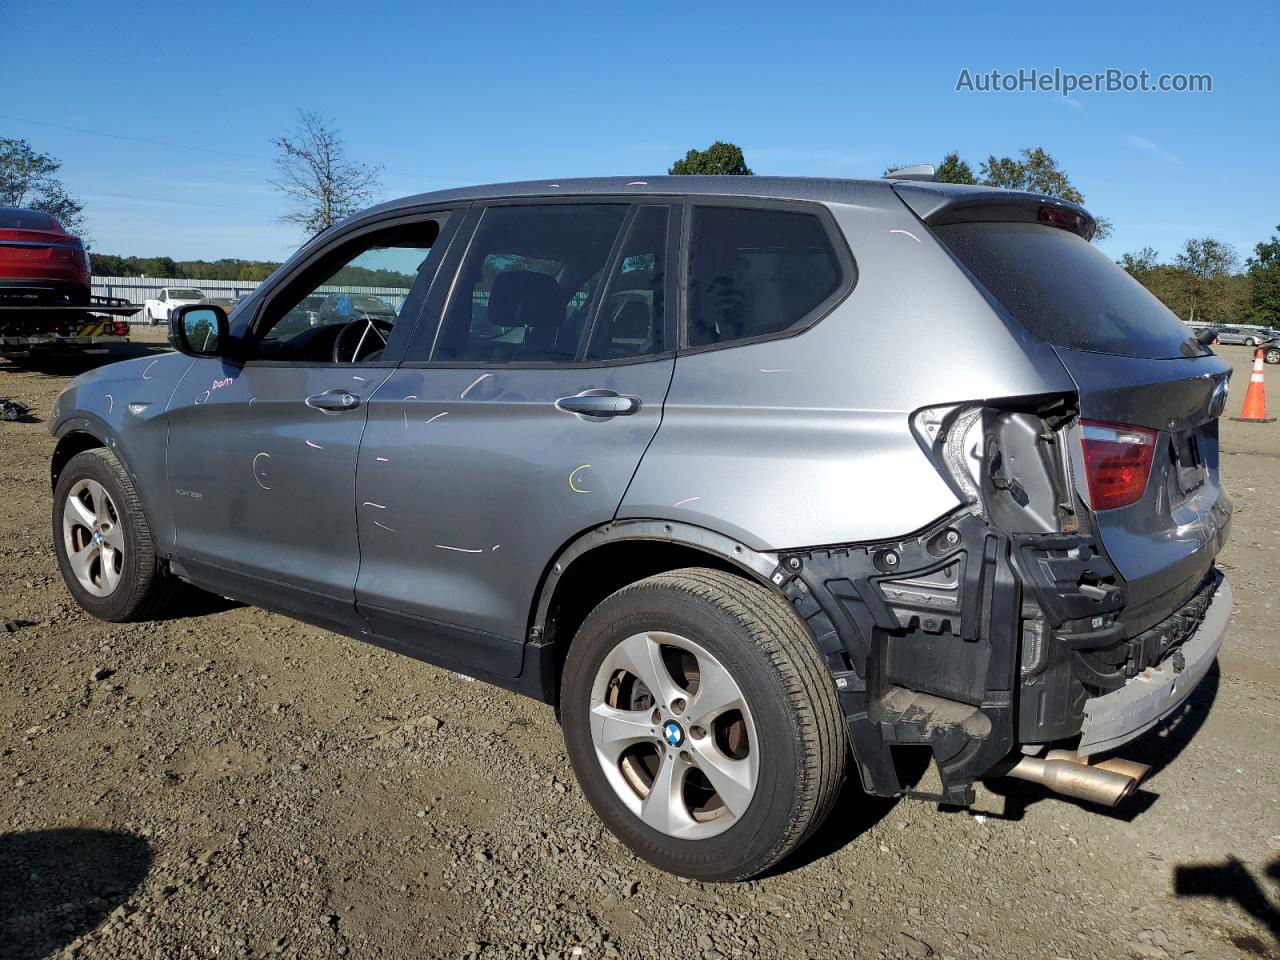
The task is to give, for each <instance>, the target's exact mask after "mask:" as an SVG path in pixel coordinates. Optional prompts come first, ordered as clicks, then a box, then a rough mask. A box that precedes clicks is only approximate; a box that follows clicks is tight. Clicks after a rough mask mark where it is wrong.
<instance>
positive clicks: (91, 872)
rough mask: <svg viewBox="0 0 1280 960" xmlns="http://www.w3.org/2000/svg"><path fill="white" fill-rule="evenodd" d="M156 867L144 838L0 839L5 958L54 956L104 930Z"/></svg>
mask: <svg viewBox="0 0 1280 960" xmlns="http://www.w3.org/2000/svg"><path fill="white" fill-rule="evenodd" d="M150 865H151V849H150V847H149V846H148V844H147V842H146V841H145V840H143V839H142V838H141V837H136V836H134V835H132V834H129V833H118V832H115V831H109V830H83V829H65V830H39V831H33V832H30V833H6V834H3V835H0V944H2V945H3V946H2V947H0V952H3V954H4V956H5V957H8V958H11V960H36V958H38V957H47V956H49V955H50V954H52V953H54V952H56V951H58V950H60V949H61V948H63V947H65V946H66V945H67V944H69V943H71V942H72V941H73V940H75V939H76V938H77V937H80V936H83V935H84V934H85V933H88V932H89V931H90V930H92V929H94V928H95V927H97V926H98V924H100V923H101V922H102V921H103V920H104V919H106V917H107V916H109V915H110V913H111V911H112V910H114V909H115V908H116V907H118V906H120V904H122V903H124V902H125V900H127V899H128V898H129V896H130V895H131V894H132V893H133V892H134V891H135V890H136V889H137V888H138V886H139V885H140V884H141V883H142V880H143V878H144V877H146V875H147V870H148V868H149V867H150Z"/></svg>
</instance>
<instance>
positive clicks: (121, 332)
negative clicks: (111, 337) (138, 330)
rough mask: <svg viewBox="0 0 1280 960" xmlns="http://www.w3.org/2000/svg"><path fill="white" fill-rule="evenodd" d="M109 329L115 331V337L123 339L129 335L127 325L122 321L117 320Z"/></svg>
mask: <svg viewBox="0 0 1280 960" xmlns="http://www.w3.org/2000/svg"><path fill="white" fill-rule="evenodd" d="M111 328H112V329H113V330H114V331H115V334H116V336H117V337H125V336H128V335H129V324H128V322H127V321H124V320H117V321H115V323H113V324H111Z"/></svg>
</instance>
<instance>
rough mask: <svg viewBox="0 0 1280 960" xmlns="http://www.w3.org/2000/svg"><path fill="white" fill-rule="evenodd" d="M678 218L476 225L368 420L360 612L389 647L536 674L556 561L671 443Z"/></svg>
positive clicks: (654, 215) (614, 216) (647, 213)
mask: <svg viewBox="0 0 1280 960" xmlns="http://www.w3.org/2000/svg"><path fill="white" fill-rule="evenodd" d="M677 220H678V208H676V207H672V206H670V205H668V204H667V203H665V202H661V201H659V202H655V203H645V204H632V203H629V202H627V201H611V200H609V199H607V198H606V199H600V200H595V199H593V200H591V201H579V202H546V201H540V202H526V203H495V204H490V205H485V206H477V207H476V208H475V209H474V210H473V211H472V215H471V219H470V222H469V224H468V225H469V227H470V228H471V229H472V235H471V239H470V243H469V246H468V247H467V249H466V251H465V254H463V255H460V256H459V257H458V261H459V263H458V266H457V269H456V277H455V279H454V281H453V284H452V289H451V291H446V290H444V289H443V288H444V287H446V286H448V285H447V284H437V288H438V289H439V293H437V292H436V291H435V290H433V294H432V298H431V302H429V304H428V309H427V312H426V313H424V320H425V318H426V316H427V315H429V314H434V315H435V316H439V317H442V321H441V322H440V323H439V325H438V330H437V329H436V327H435V326H433V325H431V324H428V323H425V322H424V323H423V324H422V326H421V329H420V335H419V339H418V340H417V341H416V342H415V344H414V346H413V347H412V348H411V351H410V356H409V357H408V358H407V359H406V361H405V363H404V364H402V366H401V367H400V368H399V369H398V370H396V372H395V373H394V374H393V375H392V377H391V379H390V380H388V381H387V383H386V384H385V385H383V386H382V387H381V388H380V389H379V390H378V391H377V393H376V394H375V395H374V396H373V398H372V400H371V402H370V403H369V422H368V427H367V430H366V433H365V438H364V442H363V443H362V445H361V448H360V459H359V465H358V469H357V494H356V502H357V504H358V507H357V514H358V516H357V520H358V524H359V538H360V550H361V564H360V574H359V579H358V581H357V583H356V602H357V606H358V608H359V610H360V612H361V614H362V616H363V617H364V618H365V619H366V620H367V621H368V623H369V624H370V626H371V627H372V629H373V630H374V632H375V633H376V634H378V635H379V636H380V637H381V638H383V639H384V640H387V641H390V642H392V643H393V644H395V645H399V646H401V647H403V648H407V649H408V650H409V651H411V652H414V653H416V654H418V655H421V656H424V657H426V658H427V659H430V660H433V661H435V662H439V663H444V664H446V665H450V666H454V667H457V668H459V669H463V670H466V671H467V672H470V673H474V674H478V675H488V676H493V677H514V676H516V675H518V674H519V673H520V671H521V667H522V657H523V647H524V640H525V633H526V630H527V628H528V617H529V610H530V606H531V604H532V601H533V596H534V591H535V590H536V588H537V585H538V583H539V582H540V580H541V578H542V577H543V575H544V574H545V572H546V570H547V566H548V564H549V562H550V561H551V559H552V558H553V557H554V556H555V555H556V554H557V552H558V551H559V550H560V549H561V548H562V547H563V546H564V545H565V544H566V543H567V542H568V541H570V540H572V539H573V538H574V537H575V536H577V535H578V534H579V533H581V532H582V531H584V530H587V529H590V528H592V527H595V526H598V525H600V524H605V523H608V522H609V521H610V520H612V519H613V517H614V514H615V512H616V511H617V508H618V504H619V503H620V502H621V500H622V497H623V494H624V493H625V491H626V489H627V485H628V484H629V483H630V482H631V478H632V475H633V474H634V473H635V470H636V467H637V465H638V463H639V462H640V458H641V456H642V455H643V454H644V451H645V448H646V447H647V445H648V444H649V441H650V440H651V439H652V438H653V436H654V433H655V432H656V431H657V429H658V423H659V420H660V418H661V414H662V404H663V400H664V398H665V396H666V392H667V388H668V387H669V385H670V382H671V374H672V370H673V367H674V350H673V343H674V341H673V339H672V332H671V329H670V320H669V318H670V316H671V314H672V313H673V309H672V307H671V306H669V305H670V304H671V303H672V301H673V296H674V293H675V288H674V283H673V279H672V276H671V274H672V272H673V271H671V270H670V269H668V264H670V263H673V262H675V259H674V244H675V240H674V237H676V236H677V233H676V225H677ZM459 245H461V244H459ZM446 294H447V297H446Z"/></svg>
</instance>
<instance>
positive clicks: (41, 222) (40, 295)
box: [0, 207, 90, 306]
mask: <svg viewBox="0 0 1280 960" xmlns="http://www.w3.org/2000/svg"><path fill="white" fill-rule="evenodd" d="M89 291H90V283H89V253H88V251H87V250H85V248H84V244H83V243H81V242H80V239H79V238H78V237H73V236H72V235H71V234H69V233H67V231H66V230H65V229H63V226H62V224H60V223H59V222H58V221H57V220H55V219H54V218H53V217H51V216H50V215H49V214H47V213H41V212H40V211H39V210H22V209H18V208H16V207H0V301H3V302H6V303H13V302H15V301H16V302H18V303H70V304H72V305H75V306H79V305H82V304H86V303H88V302H89Z"/></svg>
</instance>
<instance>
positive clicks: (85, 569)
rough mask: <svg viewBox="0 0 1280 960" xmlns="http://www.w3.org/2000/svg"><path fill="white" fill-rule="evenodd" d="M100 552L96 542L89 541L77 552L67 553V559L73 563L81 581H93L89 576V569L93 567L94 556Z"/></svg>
mask: <svg viewBox="0 0 1280 960" xmlns="http://www.w3.org/2000/svg"><path fill="white" fill-rule="evenodd" d="M99 552H100V551H99V549H98V545H97V544H96V543H87V544H85V545H84V546H83V547H81V548H80V549H79V550H77V551H76V552H75V553H70V552H68V553H67V561H68V562H69V563H70V564H71V568H72V569H73V570H74V571H75V573H76V577H77V578H78V579H79V580H80V582H81V583H90V582H92V581H91V580H90V577H89V571H90V570H91V569H92V568H93V558H94V557H96V556H97V555H98V553H99Z"/></svg>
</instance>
